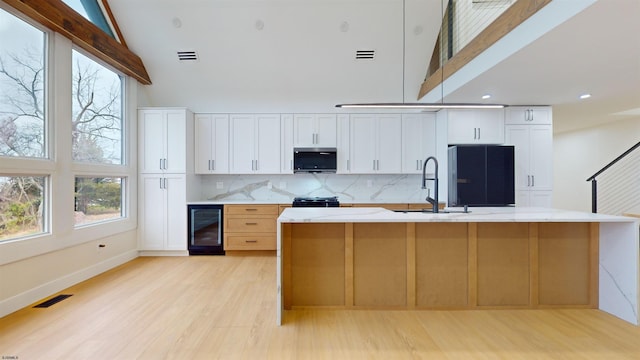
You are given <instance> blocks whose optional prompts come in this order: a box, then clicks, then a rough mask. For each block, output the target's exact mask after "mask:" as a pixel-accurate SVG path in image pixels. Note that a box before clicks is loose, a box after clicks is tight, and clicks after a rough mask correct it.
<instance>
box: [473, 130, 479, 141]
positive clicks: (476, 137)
mask: <svg viewBox="0 0 640 360" xmlns="http://www.w3.org/2000/svg"><path fill="white" fill-rule="evenodd" d="M473 140H478V128H473Z"/></svg>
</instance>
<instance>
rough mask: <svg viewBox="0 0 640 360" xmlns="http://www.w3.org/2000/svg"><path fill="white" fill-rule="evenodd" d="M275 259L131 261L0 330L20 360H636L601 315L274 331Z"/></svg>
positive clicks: (327, 320) (447, 315)
mask: <svg viewBox="0 0 640 360" xmlns="http://www.w3.org/2000/svg"><path fill="white" fill-rule="evenodd" d="M275 260H276V259H275V257H274V256H265V255H259V256H246V257H245V256H225V257H218V256H202V257H163V258H138V259H135V260H133V261H131V262H129V263H127V264H124V265H122V266H120V267H118V268H116V269H113V270H111V271H108V272H106V273H104V274H101V275H99V276H97V277H95V278H93V279H90V280H88V281H85V282H83V283H80V284H78V285H76V286H73V287H71V288H69V289H66V290H65V291H62V292H61V293H63V294H73V296H72V297H70V298H68V299H66V300H64V301H62V302H60V303H58V304H56V305H53V306H52V307H49V308H46V309H34V308H31V307H28V308H25V309H23V310H20V311H18V312H16V313H13V314H11V315H8V316H6V317H4V318H2V319H0V356H4V357H5V358H8V357H12V356H15V357H17V358H18V359H20V360H28V359H165V358H167V359H236V358H240V359H332V360H338V359H407V358H409V359H440V358H443V359H494V358H496V359H574V358H576V359H640V328H639V327H635V326H632V325H630V324H628V323H625V322H623V321H621V320H619V319H617V318H615V317H613V316H611V315H608V314H606V313H603V312H601V311H599V310H474V311H367V310H360V311H358V310H354V311H343V310H297V311H288V312H286V314H285V325H283V326H282V327H278V326H276V325H275V307H276V305H275V301H276V292H275V287H276V279H275V277H276V261H275Z"/></svg>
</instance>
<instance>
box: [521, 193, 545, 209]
mask: <svg viewBox="0 0 640 360" xmlns="http://www.w3.org/2000/svg"><path fill="white" fill-rule="evenodd" d="M552 194H553V192H552V191H551V190H548V191H545V190H534V191H531V190H520V191H516V206H521V207H544V208H550V207H553V198H552Z"/></svg>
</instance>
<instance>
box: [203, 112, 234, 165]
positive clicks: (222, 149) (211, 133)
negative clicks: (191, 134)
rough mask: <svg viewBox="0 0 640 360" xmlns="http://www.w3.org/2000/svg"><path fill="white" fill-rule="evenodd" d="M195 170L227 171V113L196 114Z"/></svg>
mask: <svg viewBox="0 0 640 360" xmlns="http://www.w3.org/2000/svg"><path fill="white" fill-rule="evenodd" d="M195 172H196V174H228V173H229V115H227V114H196V116H195Z"/></svg>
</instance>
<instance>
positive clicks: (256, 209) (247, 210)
mask: <svg viewBox="0 0 640 360" xmlns="http://www.w3.org/2000/svg"><path fill="white" fill-rule="evenodd" d="M244 210H245V211H258V209H255V208H253V209H244Z"/></svg>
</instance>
